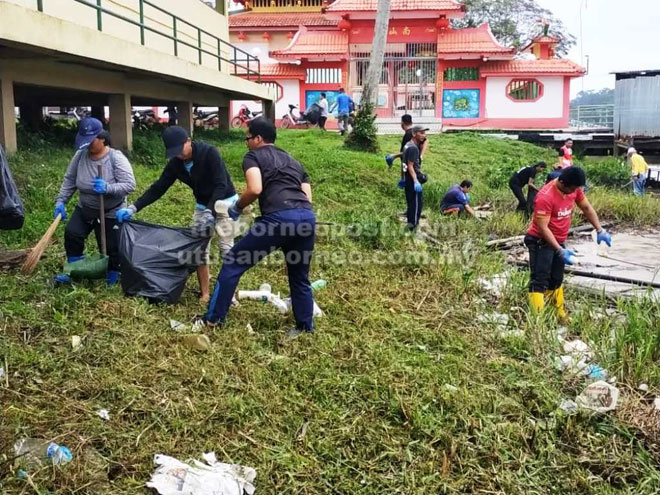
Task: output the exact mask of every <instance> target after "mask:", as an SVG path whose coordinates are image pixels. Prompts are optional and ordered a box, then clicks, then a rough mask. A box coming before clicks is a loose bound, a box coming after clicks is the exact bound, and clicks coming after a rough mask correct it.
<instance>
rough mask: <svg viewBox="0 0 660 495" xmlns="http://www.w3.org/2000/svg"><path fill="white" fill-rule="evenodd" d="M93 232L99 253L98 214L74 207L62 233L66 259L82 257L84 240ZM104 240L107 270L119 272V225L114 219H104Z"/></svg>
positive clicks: (87, 209) (99, 223)
mask: <svg viewBox="0 0 660 495" xmlns="http://www.w3.org/2000/svg"><path fill="white" fill-rule="evenodd" d="M92 230H93V231H94V234H96V244H97V245H98V247H99V252H101V222H100V221H99V212H98V211H93V210H90V209H89V208H82V207H80V206H76V209H75V210H73V214H72V215H71V219H70V220H69V223H68V224H67V226H66V230H65V231H64V249H65V250H66V256H67V258H70V257H72V256H82V255H83V253H84V251H85V240H86V239H87V237H88V236H89V234H90V233H91V232H92ZM105 239H106V243H107V251H108V257H109V258H110V260H109V264H108V270H116V271H119V225H118V224H117V220H116V219H115V218H108V217H106V218H105Z"/></svg>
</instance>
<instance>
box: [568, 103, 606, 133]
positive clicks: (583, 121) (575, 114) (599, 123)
mask: <svg viewBox="0 0 660 495" xmlns="http://www.w3.org/2000/svg"><path fill="white" fill-rule="evenodd" d="M571 127H575V128H577V129H609V130H612V129H614V105H578V106H576V107H571Z"/></svg>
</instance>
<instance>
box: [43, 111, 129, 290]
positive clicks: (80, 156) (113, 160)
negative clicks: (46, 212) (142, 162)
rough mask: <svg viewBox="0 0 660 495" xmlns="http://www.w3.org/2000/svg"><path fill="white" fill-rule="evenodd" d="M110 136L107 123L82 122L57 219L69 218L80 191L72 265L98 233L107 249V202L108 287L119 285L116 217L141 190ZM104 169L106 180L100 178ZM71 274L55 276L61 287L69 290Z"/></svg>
mask: <svg viewBox="0 0 660 495" xmlns="http://www.w3.org/2000/svg"><path fill="white" fill-rule="evenodd" d="M110 146H111V143H110V134H109V133H108V132H106V131H104V130H103V124H101V121H99V120H97V119H95V118H93V117H88V118H84V119H82V120H81V121H80V125H79V126H78V134H77V135H76V140H75V147H76V154H75V155H74V157H73V159H72V160H71V163H70V164H69V167H68V168H67V171H66V174H65V175H64V180H63V181H62V186H61V187H60V192H59V193H58V195H57V198H56V199H55V212H54V214H53V216H54V217H55V218H57V217H58V216H60V217H61V218H62V220H65V219H66V218H67V214H66V203H67V202H68V201H69V200H70V199H71V197H72V196H73V195H74V194H75V192H76V191H78V194H79V201H78V205H77V206H76V208H75V210H74V211H73V214H72V215H71V220H70V221H69V223H68V224H67V226H66V230H65V231H64V249H65V250H66V256H67V261H68V262H69V263H72V262H75V261H79V260H81V259H83V257H84V254H83V253H84V250H85V241H86V239H87V237H88V236H89V234H90V233H91V232H92V230H93V231H94V232H95V234H96V240H97V242H98V244H99V247H100V246H101V224H100V221H99V216H100V211H99V210H100V203H101V201H100V196H103V198H104V202H103V207H104V210H105V212H104V217H105V236H106V242H107V246H106V248H107V254H108V258H109V264H108V274H107V282H108V285H113V284H116V283H117V282H118V280H119V268H120V266H119V235H118V232H119V230H118V228H117V221H116V220H115V215H116V212H117V211H119V210H120V209H121V208H123V207H125V206H126V196H128V195H129V194H130V193H132V192H133V191H134V190H135V177H134V176H133V169H132V168H131V164H130V163H129V161H128V159H127V158H126V157H125V156H124V155H123V153H122V152H121V151H119V150H116V149H113V148H111V147H110ZM99 166H100V167H101V170H102V175H101V176H99ZM69 282H71V279H70V278H69V276H68V275H66V274H60V275H57V276H55V283H57V284H66V283H69Z"/></svg>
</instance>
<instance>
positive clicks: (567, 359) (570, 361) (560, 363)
mask: <svg viewBox="0 0 660 495" xmlns="http://www.w3.org/2000/svg"><path fill="white" fill-rule="evenodd" d="M555 367H556V368H557V369H558V370H559V371H562V372H564V373H570V374H572V375H577V374H585V375H586V374H587V373H588V371H587V370H588V365H587V363H586V362H585V360H584V359H580V358H579V357H578V356H577V355H575V354H566V355H564V356H560V357H558V358H557V359H555Z"/></svg>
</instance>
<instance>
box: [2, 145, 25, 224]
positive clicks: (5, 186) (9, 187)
mask: <svg viewBox="0 0 660 495" xmlns="http://www.w3.org/2000/svg"><path fill="white" fill-rule="evenodd" d="M24 221H25V210H24V209H23V202H22V201H21V197H20V196H19V195H18V189H17V188H16V183H15V182H14V178H13V177H12V176H11V170H9V163H8V162H7V156H6V155H5V151H4V150H3V149H2V146H0V230H18V229H20V228H22V227H23V222H24Z"/></svg>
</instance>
